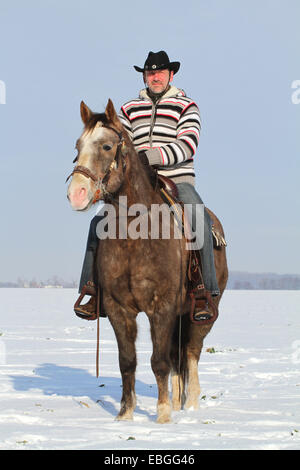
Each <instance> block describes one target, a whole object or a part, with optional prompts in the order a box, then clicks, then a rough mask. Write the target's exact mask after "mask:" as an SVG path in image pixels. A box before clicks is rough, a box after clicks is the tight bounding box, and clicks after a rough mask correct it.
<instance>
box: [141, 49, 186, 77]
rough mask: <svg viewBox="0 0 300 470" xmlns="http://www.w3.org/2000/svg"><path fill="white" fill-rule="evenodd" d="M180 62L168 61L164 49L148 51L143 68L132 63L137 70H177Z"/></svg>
mask: <svg viewBox="0 0 300 470" xmlns="http://www.w3.org/2000/svg"><path fill="white" fill-rule="evenodd" d="M179 67H180V62H170V60H169V57H168V54H167V53H166V52H165V51H159V52H152V51H150V52H149V54H148V57H147V59H146V62H145V65H144V68H143V69H142V68H141V67H138V66H137V65H134V68H135V70H136V71H137V72H145V71H146V70H162V69H169V70H172V71H173V72H174V74H175V73H176V72H178V70H179Z"/></svg>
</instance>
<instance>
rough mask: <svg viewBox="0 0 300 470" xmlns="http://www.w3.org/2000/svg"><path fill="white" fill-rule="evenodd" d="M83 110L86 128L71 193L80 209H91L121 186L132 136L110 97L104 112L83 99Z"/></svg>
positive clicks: (70, 188)
mask: <svg viewBox="0 0 300 470" xmlns="http://www.w3.org/2000/svg"><path fill="white" fill-rule="evenodd" d="M80 113H81V119H82V121H83V124H84V130H83V132H82V134H81V136H80V138H79V139H78V140H77V142H76V149H77V151H78V155H77V157H76V158H75V160H74V162H76V166H75V168H74V170H73V172H72V173H71V175H70V176H69V177H68V178H67V181H68V180H69V179H70V178H72V179H71V183H70V185H69V187H68V195H67V197H68V199H69V201H70V203H71V206H72V208H73V209H74V210H77V211H83V210H88V209H89V208H90V207H91V205H92V204H93V203H95V202H97V201H99V200H103V199H105V198H106V197H107V196H108V195H111V194H114V193H115V192H116V191H118V189H119V188H120V187H121V185H122V182H123V179H124V167H125V154H126V146H125V139H127V138H128V137H127V136H126V135H125V134H126V133H125V131H124V129H123V126H122V124H121V122H120V120H119V118H118V116H117V113H116V111H115V108H114V105H113V103H112V101H111V100H110V99H109V100H108V103H107V106H106V109H105V112H104V113H101V114H100V113H94V112H92V111H91V110H90V109H89V107H88V106H87V105H86V104H85V103H84V102H83V101H82V102H81V104H80Z"/></svg>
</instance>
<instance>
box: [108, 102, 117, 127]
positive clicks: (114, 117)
mask: <svg viewBox="0 0 300 470" xmlns="http://www.w3.org/2000/svg"><path fill="white" fill-rule="evenodd" d="M105 115H106V117H107V119H108V120H109V121H110V122H115V121H116V120H118V115H117V113H116V110H115V107H114V105H113V102H112V100H111V99H110V98H109V100H108V102H107V106H106V109H105Z"/></svg>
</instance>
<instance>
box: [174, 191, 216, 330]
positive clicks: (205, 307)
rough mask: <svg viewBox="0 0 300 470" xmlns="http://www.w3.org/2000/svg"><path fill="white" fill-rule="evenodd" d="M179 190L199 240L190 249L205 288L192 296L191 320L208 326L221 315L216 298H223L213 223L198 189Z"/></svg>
mask: <svg viewBox="0 0 300 470" xmlns="http://www.w3.org/2000/svg"><path fill="white" fill-rule="evenodd" d="M177 188H178V198H179V200H180V201H182V202H183V204H184V205H185V209H186V212H187V217H188V220H189V223H190V225H191V228H192V231H193V235H194V236H195V241H194V242H193V243H192V246H190V247H189V249H191V250H193V251H194V252H195V254H196V257H195V260H197V261H198V266H199V265H200V266H201V279H202V282H201V284H202V287H201V288H200V289H199V288H196V290H195V292H190V294H191V295H194V300H195V304H194V310H193V317H192V318H191V320H192V321H194V322H199V324H204V323H208V322H211V321H212V320H213V321H214V319H215V318H216V314H217V312H216V311H215V305H214V302H213V301H212V297H215V296H218V295H219V294H220V291H219V287H218V282H217V277H216V270H215V264H214V253H213V236H212V222H211V218H210V216H209V214H208V212H207V211H206V210H205V207H204V204H203V202H202V199H201V198H200V196H199V194H198V193H197V191H196V190H195V188H194V186H192V185H191V184H189V183H179V184H177ZM201 222H202V223H201Z"/></svg>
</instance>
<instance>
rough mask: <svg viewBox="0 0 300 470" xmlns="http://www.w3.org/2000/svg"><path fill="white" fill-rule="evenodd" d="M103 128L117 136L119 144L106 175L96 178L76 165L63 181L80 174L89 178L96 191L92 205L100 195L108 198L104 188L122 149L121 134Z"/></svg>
mask: <svg viewBox="0 0 300 470" xmlns="http://www.w3.org/2000/svg"><path fill="white" fill-rule="evenodd" d="M104 127H105V129H109V130H111V131H113V132H115V133H116V134H117V136H118V137H119V142H118V145H117V150H116V154H115V156H114V159H113V161H112V162H111V164H110V166H109V168H108V170H107V171H106V173H104V175H102V176H97V175H95V174H94V173H93V172H92V171H91V170H89V168H87V167H85V166H82V165H77V166H76V167H75V168H74V170H73V171H72V173H71V174H70V175H69V176H68V177H67V179H66V181H65V182H67V181H68V180H69V179H70V178H71V176H73V175H74V174H75V173H80V174H81V175H83V176H85V177H86V178H90V179H91V180H92V181H94V183H95V186H96V191H95V194H94V199H93V202H92V204H95V203H96V202H98V201H99V200H100V195H101V193H102V194H104V195H109V196H110V193H109V192H108V191H107V189H106V186H107V183H108V180H109V177H110V174H111V172H112V170H113V169H115V168H117V167H118V160H119V155H120V150H121V147H123V148H124V138H123V136H122V133H121V132H118V131H117V130H116V129H114V128H113V127H109V126H104ZM121 156H124V153H123V151H121ZM77 160H78V157H76V158H75V160H74V161H73V163H75V162H76V161H77ZM123 168H125V162H123Z"/></svg>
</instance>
